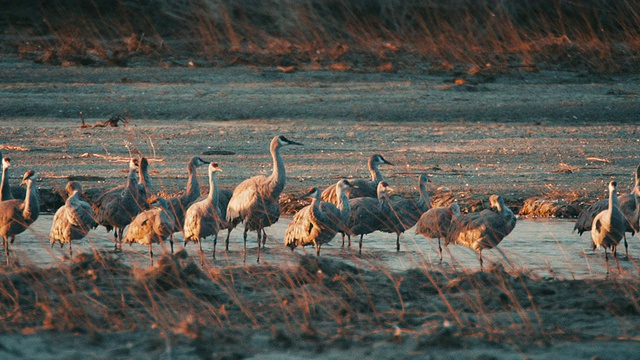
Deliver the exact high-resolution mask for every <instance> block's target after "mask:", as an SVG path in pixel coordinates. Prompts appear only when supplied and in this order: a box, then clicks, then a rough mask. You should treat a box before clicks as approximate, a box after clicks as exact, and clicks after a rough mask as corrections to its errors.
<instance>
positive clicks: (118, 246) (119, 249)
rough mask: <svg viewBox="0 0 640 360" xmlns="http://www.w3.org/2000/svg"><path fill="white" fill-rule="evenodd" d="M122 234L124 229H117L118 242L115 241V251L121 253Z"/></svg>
mask: <svg viewBox="0 0 640 360" xmlns="http://www.w3.org/2000/svg"><path fill="white" fill-rule="evenodd" d="M123 233H124V228H118V240H116V249H117V250H116V251H122V234H123Z"/></svg>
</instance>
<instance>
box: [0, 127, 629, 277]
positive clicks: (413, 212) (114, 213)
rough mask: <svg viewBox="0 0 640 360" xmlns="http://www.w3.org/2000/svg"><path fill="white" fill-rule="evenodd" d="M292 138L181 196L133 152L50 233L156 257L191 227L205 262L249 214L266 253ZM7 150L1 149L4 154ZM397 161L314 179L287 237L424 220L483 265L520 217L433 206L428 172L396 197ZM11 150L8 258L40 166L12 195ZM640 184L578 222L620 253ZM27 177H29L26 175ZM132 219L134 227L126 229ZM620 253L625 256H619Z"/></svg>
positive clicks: (72, 198)
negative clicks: (164, 188)
mask: <svg viewBox="0 0 640 360" xmlns="http://www.w3.org/2000/svg"><path fill="white" fill-rule="evenodd" d="M289 145H302V144H300V143H298V142H295V141H292V140H289V139H287V138H286V137H284V136H275V137H274V138H273V139H272V140H271V143H270V152H271V157H272V159H273V171H272V173H271V175H270V176H254V177H251V178H249V179H246V180H244V181H242V182H241V183H240V184H239V185H237V186H236V188H235V189H234V190H233V191H230V190H222V189H219V187H218V182H217V174H218V173H219V172H222V171H223V170H222V168H221V167H220V166H219V165H218V164H216V163H210V162H207V161H205V160H203V159H201V158H200V157H198V156H195V157H193V158H192V159H190V161H189V162H188V164H187V171H188V180H187V186H186V189H185V192H184V193H183V194H182V195H180V196H176V197H172V198H168V199H165V198H162V197H160V196H158V195H156V194H155V193H154V191H153V190H152V181H151V178H150V176H149V171H148V168H149V163H148V161H147V159H145V158H144V157H143V158H140V159H132V160H131V161H130V162H129V173H128V175H127V178H126V181H125V183H124V185H122V186H119V187H115V188H113V189H110V190H107V191H105V192H104V193H103V194H101V195H100V196H99V197H98V198H97V200H96V201H95V202H93V204H89V203H87V202H85V201H83V200H82V198H81V194H82V185H81V184H80V183H78V182H75V181H70V182H69V183H68V184H67V186H66V191H67V194H68V198H67V200H66V202H65V205H64V206H62V207H60V208H59V209H58V210H57V211H56V213H55V216H54V219H53V224H52V226H51V231H50V234H49V237H50V243H51V246H53V245H54V244H56V243H59V244H60V245H61V247H62V246H64V244H67V243H68V244H69V254H70V256H71V257H72V256H73V250H72V246H71V244H72V241H77V240H80V239H83V238H84V237H85V236H86V235H87V233H88V232H89V231H90V230H91V229H95V228H96V227H97V226H98V225H102V226H104V227H105V228H106V229H107V231H111V230H113V231H114V245H115V250H116V251H119V250H121V246H122V243H129V244H130V243H134V242H136V243H139V244H142V245H146V246H148V247H149V257H150V261H151V264H152V265H153V249H152V246H153V244H160V243H163V242H164V241H166V240H167V239H169V242H170V244H171V251H172V252H173V234H174V233H176V232H182V233H183V235H184V244H185V246H186V244H187V243H189V242H196V243H198V244H199V250H200V261H201V263H204V253H203V251H202V241H203V240H204V239H205V238H207V237H209V236H213V237H214V247H213V258H214V259H215V256H216V245H217V239H218V233H219V232H220V231H222V230H224V229H226V230H227V237H226V241H225V248H226V250H227V251H228V250H229V236H230V234H231V231H232V230H233V229H234V228H235V227H236V226H237V225H238V224H240V223H243V224H244V232H243V240H244V260H245V261H246V249H247V245H246V244H247V233H248V232H249V231H255V232H256V233H257V242H258V253H257V261H258V262H259V261H260V249H261V247H263V246H264V245H265V242H266V239H267V234H266V231H265V228H267V227H269V226H271V225H273V224H274V223H276V222H277V221H278V219H279V218H280V205H279V203H278V199H279V197H280V194H281V193H282V191H283V190H284V188H285V185H286V180H287V176H286V170H285V165H284V162H283V159H282V157H281V155H280V151H281V149H282V148H283V147H285V146H289ZM0 157H2V155H1V154H0ZM384 164H387V165H393V164H391V163H390V162H388V161H387V160H385V159H384V157H382V155H379V154H374V155H372V156H371V157H370V159H369V164H368V165H369V171H370V173H371V180H367V179H356V180H347V179H341V180H340V181H338V182H337V183H336V184H335V185H332V186H329V187H328V188H326V189H325V190H324V191H320V189H319V188H317V187H313V188H310V189H309V190H308V192H307V193H305V194H304V195H303V196H302V197H303V198H310V199H311V204H310V205H308V206H306V207H304V208H302V209H301V210H300V211H299V212H297V213H296V214H295V215H294V217H293V219H292V221H291V223H290V224H289V225H288V227H287V229H286V232H285V235H284V245H285V246H287V247H290V248H291V250H292V251H293V250H294V249H295V248H296V247H298V246H308V245H312V246H314V247H315V250H316V255H317V256H320V250H321V247H322V245H323V244H326V243H328V242H330V241H332V240H333V238H334V237H335V236H336V235H337V234H338V233H341V235H342V246H343V247H344V237H345V236H347V238H348V245H349V246H350V245H351V236H359V252H360V253H362V245H363V237H364V235H367V234H370V233H372V232H374V231H382V232H387V233H395V234H396V250H397V251H399V250H400V234H402V233H403V232H405V231H406V230H408V229H411V228H413V227H414V226H415V228H416V230H415V231H416V233H417V234H420V235H422V236H424V237H425V238H429V239H437V240H438V250H439V255H440V261H442V246H441V240H444V244H445V246H447V245H449V244H451V243H453V244H459V245H463V246H466V247H469V248H471V249H473V250H475V251H476V252H477V254H478V261H479V263H480V268H481V269H482V266H483V260H482V251H483V250H486V249H491V248H493V247H495V246H497V245H498V244H499V243H500V242H501V241H502V239H504V238H505V237H506V236H507V235H509V233H511V231H512V230H513V229H514V228H515V226H516V216H515V215H514V213H513V212H512V211H511V210H510V209H509V208H508V207H507V206H506V205H505V203H504V199H503V198H502V197H501V196H499V195H492V196H491V197H490V198H489V208H488V209H485V210H482V211H480V212H474V213H469V214H461V213H460V207H459V205H458V204H457V202H455V201H454V202H453V203H451V204H450V205H449V206H444V207H431V201H430V198H429V194H428V193H427V190H426V184H427V183H428V182H429V178H428V177H427V175H426V174H420V175H419V177H418V189H419V194H420V198H419V200H418V201H414V200H410V199H405V200H401V201H396V202H392V201H391V200H390V199H389V195H388V193H389V192H390V191H391V190H392V189H391V187H390V186H389V184H388V183H387V182H386V181H385V180H384V179H383V176H382V173H381V171H380V170H379V166H380V165H384ZM205 165H207V167H208V175H209V193H208V195H207V196H206V197H205V198H204V199H202V200H200V201H197V200H198V197H199V196H200V189H201V188H200V184H199V182H198V179H197V168H199V167H202V166H205ZM10 167H11V161H10V159H9V158H4V157H3V158H2V181H1V182H0V196H1V198H0V236H1V237H2V240H3V247H4V252H5V256H6V260H7V264H9V263H10V258H9V244H12V243H13V242H14V240H15V237H16V235H18V234H20V233H22V232H24V231H25V230H26V229H27V228H28V227H29V226H30V225H31V224H32V223H33V222H34V221H36V220H37V218H38V215H39V203H38V189H37V186H36V184H35V181H36V173H35V172H33V171H31V170H30V171H27V172H26V173H25V174H24V177H23V179H22V184H26V188H27V190H26V193H25V197H24V199H13V196H12V193H11V191H10V188H9V177H8V170H9V168H10ZM635 179H636V182H635V187H634V189H633V191H632V192H631V193H630V194H627V195H624V196H622V197H620V199H619V198H618V197H617V194H616V183H615V182H611V183H610V184H609V200H608V201H606V200H603V201H598V202H596V203H594V204H593V205H591V206H590V207H588V208H586V209H585V210H583V212H582V213H581V214H580V216H579V218H578V221H577V222H576V224H575V228H574V231H576V230H577V231H578V232H579V234H580V235H582V233H583V232H585V231H591V237H592V245H593V248H594V250H595V249H596V248H600V247H604V249H605V259H606V261H607V271H608V268H609V266H608V255H607V249H611V251H612V252H613V254H614V257H615V253H616V248H617V245H618V244H619V243H620V241H621V240H622V239H623V238H624V241H625V247H626V245H627V244H626V237H625V232H631V233H632V235H633V234H634V233H635V232H636V231H637V229H638V227H639V219H640V206H639V205H638V201H639V197H640V186H639V179H640V165H639V166H638V168H637V170H636V174H635ZM22 184H21V185H22ZM125 229H126V232H125ZM616 261H617V259H616Z"/></svg>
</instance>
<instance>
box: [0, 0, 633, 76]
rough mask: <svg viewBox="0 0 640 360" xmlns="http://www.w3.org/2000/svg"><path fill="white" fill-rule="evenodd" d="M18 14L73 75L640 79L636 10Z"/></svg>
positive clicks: (541, 5) (145, 9) (468, 6)
mask: <svg viewBox="0 0 640 360" xmlns="http://www.w3.org/2000/svg"><path fill="white" fill-rule="evenodd" d="M8 9H9V11H10V14H13V15H14V16H9V17H8V24H9V29H10V33H12V32H13V33H15V34H19V35H18V36H16V37H15V39H16V45H17V47H18V51H19V52H20V53H21V55H22V56H23V57H25V58H28V59H34V60H37V61H43V62H47V63H54V64H63V65H65V64H67V65H69V64H81V65H91V64H97V65H127V64H129V63H132V62H140V61H142V60H145V61H146V62H147V63H148V62H149V61H151V62H152V63H153V62H155V63H158V64H165V65H176V64H177V65H182V66H202V65H204V66H207V65H208V66H211V65H214V66H222V65H232V64H247V65H268V66H282V69H290V66H295V67H298V68H302V69H323V68H325V69H356V70H367V71H394V70H396V69H398V68H418V69H424V70H429V71H439V70H444V71H451V70H456V71H462V72H468V73H469V74H474V75H477V74H484V73H489V74H490V73H492V72H501V71H510V70H513V69H524V70H528V71H536V70H538V69H556V68H558V67H561V68H563V69H586V70H590V71H597V72H616V71H633V70H634V69H635V70H637V63H638V61H637V59H638V50H639V48H640V41H638V39H639V38H640V36H639V35H640V34H639V32H640V30H639V29H638V26H637V24H638V23H640V5H639V4H638V3H637V2H632V1H616V2H603V1H595V0H592V1H587V2H584V1H583V2H568V1H557V0H545V1H535V2H531V1H525V0H521V1H500V0H465V1H456V2H450V1H441V0H438V1H403V2H394V1H382V0H374V1H329V0H318V1H312V0H304V1H291V0H273V1H267V2H258V3H256V2H244V1H235V0H228V1H211V0H200V1H195V2H169V1H164V0H157V1H152V2H138V1H127V0H120V1H114V2H99V3H98V2H83V1H62V0H58V1H51V2H48V3H47V4H46V5H45V6H43V7H42V8H40V10H39V14H38V15H39V16H38V17H35V16H29V17H27V19H25V18H24V17H25V15H24V14H23V12H22V11H21V10H20V7H19V5H17V4H16V5H14V6H13V7H11V6H10V7H8ZM5 11H6V9H5ZM25 30H27V31H25ZM283 71H285V70H283ZM286 71H290V70H286Z"/></svg>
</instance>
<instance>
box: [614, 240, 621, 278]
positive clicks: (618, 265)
mask: <svg viewBox="0 0 640 360" xmlns="http://www.w3.org/2000/svg"><path fill="white" fill-rule="evenodd" d="M617 248H618V245H613V251H617ZM613 260H615V261H616V267H617V268H618V273H620V262H619V261H618V258H617V257H615V256H614V257H613Z"/></svg>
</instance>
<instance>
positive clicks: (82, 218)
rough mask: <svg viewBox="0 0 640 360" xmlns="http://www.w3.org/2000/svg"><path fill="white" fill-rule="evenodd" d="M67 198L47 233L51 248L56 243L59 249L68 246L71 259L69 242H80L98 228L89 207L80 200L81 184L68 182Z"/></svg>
mask: <svg viewBox="0 0 640 360" xmlns="http://www.w3.org/2000/svg"><path fill="white" fill-rule="evenodd" d="M66 191H67V194H68V196H69V197H68V198H67V200H66V201H65V204H64V205H63V206H61V207H60V208H59V209H58V211H56V214H55V215H54V216H53V224H52V225H51V231H50V232H49V238H50V242H51V247H53V245H55V243H56V242H59V243H60V247H63V246H64V244H66V243H68V244H69V257H71V258H73V249H72V248H71V240H81V239H83V238H84V237H85V236H87V233H88V232H89V230H91V229H94V228H96V227H97V226H98V223H97V222H96V219H95V214H94V213H93V210H92V209H91V205H89V203H87V202H86V201H83V200H82V199H80V195H81V194H82V184H80V183H79V182H76V181H69V182H68V183H67V186H66Z"/></svg>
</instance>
